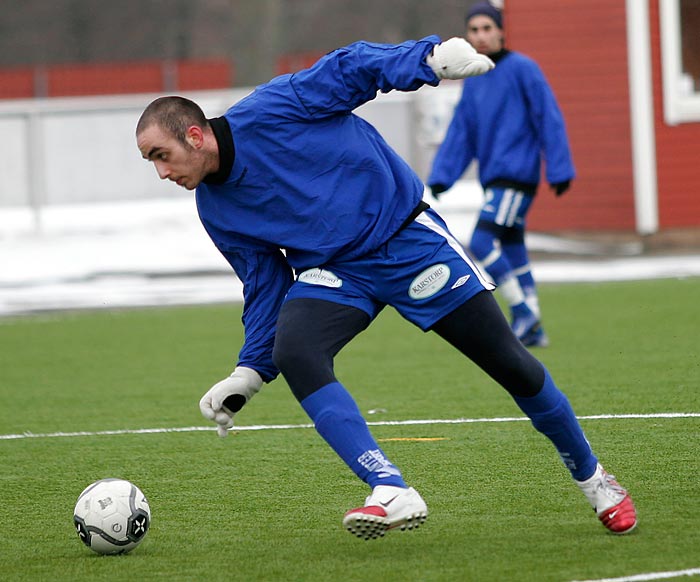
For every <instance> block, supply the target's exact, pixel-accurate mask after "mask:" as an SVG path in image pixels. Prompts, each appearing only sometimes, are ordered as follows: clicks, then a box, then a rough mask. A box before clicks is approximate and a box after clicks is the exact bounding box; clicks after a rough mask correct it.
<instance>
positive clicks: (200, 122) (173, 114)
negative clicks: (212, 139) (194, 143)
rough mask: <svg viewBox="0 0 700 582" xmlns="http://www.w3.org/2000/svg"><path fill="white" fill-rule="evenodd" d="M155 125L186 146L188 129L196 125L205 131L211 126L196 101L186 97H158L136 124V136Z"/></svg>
mask: <svg viewBox="0 0 700 582" xmlns="http://www.w3.org/2000/svg"><path fill="white" fill-rule="evenodd" d="M154 124H156V125H158V126H159V127H160V128H162V129H164V130H165V131H167V132H169V133H170V134H171V135H172V136H173V137H175V139H177V140H178V141H179V142H181V143H183V144H185V145H186V144H187V140H186V138H185V137H186V133H187V128H188V127H191V126H193V125H196V126H197V127H201V128H202V129H204V128H205V127H207V126H208V125H209V122H208V121H207V118H206V116H205V115H204V112H203V111H202V109H201V108H200V107H199V105H197V104H196V103H195V102H194V101H190V100H189V99H185V98H184V97H178V96H170V97H158V99H156V100H155V101H152V102H151V103H150V104H149V105H148V107H146V109H144V110H143V113H142V114H141V117H140V118H139V121H138V123H137V124H136V135H139V134H140V133H141V132H142V131H144V130H145V129H147V128H148V127H150V126H151V125H154Z"/></svg>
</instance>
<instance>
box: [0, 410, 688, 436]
mask: <svg viewBox="0 0 700 582" xmlns="http://www.w3.org/2000/svg"><path fill="white" fill-rule="evenodd" d="M655 418H658V419H661V418H700V412H658V413H651V414H595V415H590V416H579V417H578V419H579V420H618V419H655ZM527 420H529V419H528V418H526V417H524V416H521V417H502V418H499V417H496V418H454V419H424V420H379V421H369V422H368V423H367V424H368V425H369V426H411V425H434V424H475V423H493V422H522V421H527ZM294 428H313V424H261V425H251V426H236V427H234V428H233V430H234V431H236V432H237V431H245V430H285V429H294ZM213 430H214V427H212V426H186V427H174V428H135V429H128V428H127V429H117V430H100V431H78V432H50V433H34V432H24V433H21V434H0V440H17V439H50V438H63V437H82V436H108V435H123V434H159V433H169V432H201V431H213Z"/></svg>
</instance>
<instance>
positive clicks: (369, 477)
mask: <svg viewBox="0 0 700 582" xmlns="http://www.w3.org/2000/svg"><path fill="white" fill-rule="evenodd" d="M301 405H302V407H303V408H304V410H305V411H306V414H308V415H309V417H310V418H311V420H313V421H314V425H315V426H316V430H317V431H318V433H319V434H320V435H321V436H322V437H323V438H324V440H325V441H326V442H327V443H328V444H329V445H330V446H331V448H332V449H333V450H334V451H335V452H336V453H337V454H338V456H339V457H340V458H341V459H343V461H345V464H346V465H347V466H348V467H350V468H351V469H352V470H353V471H354V473H355V474H356V475H357V476H358V477H359V478H360V479H362V480H363V481H364V482H365V483H367V484H368V485H369V486H370V487H372V488H374V487H376V486H377V485H394V486H397V487H407V485H406V483H405V482H404V480H403V477H402V476H401V471H399V470H398V469H397V468H396V467H395V466H394V465H393V464H392V463H391V462H390V461H389V460H388V459H387V458H386V456H385V455H384V452H383V451H382V450H381V449H380V448H379V445H378V444H377V441H375V440H374V437H373V436H372V435H371V434H370V432H369V428H367V423H366V422H365V419H364V418H362V414H361V413H360V409H359V408H358V407H357V404H355V401H354V400H353V398H352V396H350V394H349V393H348V391H347V390H346V389H345V388H344V387H343V385H342V384H340V383H339V382H333V383H331V384H326V385H325V386H324V387H323V388H320V389H318V390H316V392H314V393H313V394H311V395H309V396H307V397H306V398H304V400H302V401H301Z"/></svg>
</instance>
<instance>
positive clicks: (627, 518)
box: [576, 463, 637, 534]
mask: <svg viewBox="0 0 700 582" xmlns="http://www.w3.org/2000/svg"><path fill="white" fill-rule="evenodd" d="M576 484H577V485H578V486H579V487H580V488H581V491H583V494H584V495H585V496H586V497H587V498H588V501H589V502H590V504H591V505H592V506H593V510H594V511H595V512H596V515H598V519H600V521H601V522H603V525H604V526H605V527H606V528H608V530H610V531H611V532H612V533H614V534H626V533H629V532H631V531H632V530H633V529H634V528H635V527H636V526H637V511H636V509H635V508H634V503H632V498H631V497H630V496H629V493H627V491H626V490H625V489H624V488H623V487H622V486H621V485H620V484H619V483H618V482H617V481H616V480H615V477H614V476H613V475H609V474H608V473H606V471H605V469H603V467H602V466H601V465H600V463H599V464H598V466H597V467H596V470H595V473H593V476H592V477H590V478H589V479H586V480H585V481H576Z"/></svg>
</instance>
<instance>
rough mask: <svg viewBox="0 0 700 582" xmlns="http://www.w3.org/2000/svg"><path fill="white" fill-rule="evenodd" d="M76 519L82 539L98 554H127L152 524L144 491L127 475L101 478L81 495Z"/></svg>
mask: <svg viewBox="0 0 700 582" xmlns="http://www.w3.org/2000/svg"><path fill="white" fill-rule="evenodd" d="M73 523H74V524H75V529H76V531H77V532H78V536H79V537H80V539H81V541H82V542H83V543H84V544H85V545H86V546H87V547H88V548H90V549H91V550H93V551H94V552H97V553H98V554H125V553H126V552H130V551H131V550H133V549H134V548H135V547H136V546H138V545H139V544H140V543H141V542H142V541H143V538H144V537H145V536H146V534H147V533H148V528H149V527H150V525H151V508H150V506H149V505H148V500H147V499H146V496H145V495H144V494H143V492H142V491H141V490H140V489H139V488H138V487H137V486H136V485H134V484H133V483H131V482H129V481H125V480H124V479H101V480H100V481H95V482H94V483H92V484H91V485H88V486H87V487H86V488H85V489H84V491H83V492H82V493H81V494H80V496H79V497H78V502H77V503H76V504H75V511H74V512H73Z"/></svg>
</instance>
